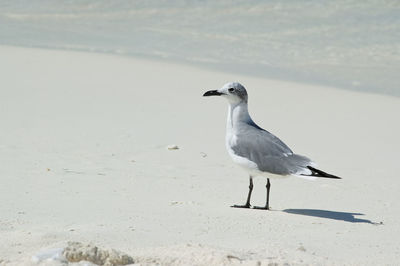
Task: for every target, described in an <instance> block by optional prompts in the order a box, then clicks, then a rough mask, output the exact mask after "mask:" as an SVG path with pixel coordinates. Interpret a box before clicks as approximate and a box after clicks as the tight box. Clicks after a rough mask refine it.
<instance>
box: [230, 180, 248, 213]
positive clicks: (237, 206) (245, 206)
mask: <svg viewBox="0 0 400 266" xmlns="http://www.w3.org/2000/svg"><path fill="white" fill-rule="evenodd" d="M252 191H253V177H252V176H250V184H249V194H248V195H247V201H246V204H245V205H232V206H231V207H233V208H250V207H251V205H250V198H251V192H252Z"/></svg>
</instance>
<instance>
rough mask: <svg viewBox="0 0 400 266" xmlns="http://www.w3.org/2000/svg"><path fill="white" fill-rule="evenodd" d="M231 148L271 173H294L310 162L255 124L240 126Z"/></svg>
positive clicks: (302, 169)
mask: <svg viewBox="0 0 400 266" xmlns="http://www.w3.org/2000/svg"><path fill="white" fill-rule="evenodd" d="M232 149H233V151H234V152H235V153H236V154H237V155H239V156H241V157H245V158H247V159H249V160H250V161H252V162H254V163H256V164H257V166H258V169H259V170H260V171H263V172H269V173H272V174H278V175H290V174H296V173H299V172H301V171H304V168H306V167H307V166H308V165H310V164H312V162H311V160H310V159H308V158H307V157H305V156H302V155H298V154H294V153H293V152H292V150H291V149H290V148H289V147H288V146H287V145H286V144H285V143H283V142H282V141H281V140H280V139H279V138H278V137H276V136H274V135H273V134H271V133H269V132H268V131H266V130H264V129H262V128H260V127H258V126H257V125H255V124H254V125H251V124H250V125H249V124H247V125H246V126H243V127H241V129H240V130H239V132H237V142H236V145H235V146H233V147H232Z"/></svg>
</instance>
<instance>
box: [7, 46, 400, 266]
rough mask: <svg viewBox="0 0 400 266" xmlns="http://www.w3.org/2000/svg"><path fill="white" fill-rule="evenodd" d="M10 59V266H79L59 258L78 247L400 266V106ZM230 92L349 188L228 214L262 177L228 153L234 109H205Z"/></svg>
mask: <svg viewBox="0 0 400 266" xmlns="http://www.w3.org/2000/svg"><path fill="white" fill-rule="evenodd" d="M0 58H1V60H0V73H2V75H1V88H0V90H1V97H0V110H1V112H0V121H1V130H0V139H1V141H0V162H1V166H0V180H1V185H0V202H1V203H0V239H1V243H0V265H67V264H68V262H66V261H63V260H60V259H49V258H50V257H51V254H53V255H54V252H55V251H54V252H52V250H55V249H57V250H60V249H63V248H65V247H66V246H67V245H68V242H70V241H77V242H81V243H92V244H93V245H96V246H98V247H102V248H105V249H115V250H118V251H121V252H125V253H126V254H129V256H131V257H132V258H133V261H134V262H135V263H138V264H142V265H146V264H173V265H189V264H192V265H212V264H214V265H228V264H244V265H260V264H261V265H268V264H269V263H277V264H278V265H285V263H287V264H289V265H396V264H397V263H398V261H399V259H400V246H399V244H398V242H399V240H398V236H399V235H400V225H399V222H398V221H399V218H400V213H399V210H400V202H399V200H398V193H399V186H400V179H399V178H398V172H399V170H400V167H399V163H398V160H399V158H400V141H399V135H400V125H399V118H398V116H399V114H400V99H399V98H397V97H390V96H381V95H377V94H368V93H358V92H351V91H345V90H340V89H336V88H329V87H322V86H311V85H307V84H301V83H293V82H285V81H278V80H268V79H262V78H255V77H250V76H244V75H237V74H235V75H234V74H229V73H223V72H217V71H211V70H207V69H201V68H196V67H193V66H188V65H183V64H182V65H179V64H173V63H168V62H160V61H151V60H144V59H138V58H134V57H122V56H116V55H106V54H96V53H84V52H71V51H61V50H60V51H57V50H45V49H34V48H17V47H11V46H0ZM228 81H239V82H241V83H242V84H243V85H244V86H246V88H247V91H248V92H249V109H250V113H251V115H252V117H253V118H254V120H255V121H257V123H258V124H259V125H260V126H262V127H263V128H265V129H267V130H269V131H270V132H272V133H274V134H276V135H277V136H279V137H280V138H281V139H282V140H283V141H284V142H285V143H287V144H288V145H289V146H290V147H291V148H292V149H293V151H295V152H296V153H299V154H304V155H306V156H309V157H310V158H312V159H313V160H315V162H316V163H317V164H318V166H319V167H320V168H321V169H323V170H326V171H328V172H331V173H333V174H336V175H339V176H341V177H343V179H342V180H326V179H321V180H316V181H308V180H303V179H299V178H294V177H290V178H286V179H282V180H272V188H271V207H272V211H260V210H244V209H234V208H230V205H232V204H239V203H244V201H245V197H246V193H247V186H248V176H247V174H246V172H244V171H243V170H242V169H240V168H239V167H237V166H235V165H234V164H233V163H232V161H231V159H230V158H229V156H228V154H227V153H226V150H225V143H224V137H225V122H226V115H227V103H226V101H224V100H223V99H218V98H204V97H202V94H203V93H204V92H205V91H207V90H210V89H218V88H220V87H221V86H222V85H223V84H224V83H226V82H228ZM171 145H176V146H177V148H178V149H168V147H171ZM264 197H265V179H263V178H256V179H255V189H254V194H253V199H252V203H253V204H254V205H263V204H264ZM46 252H47V253H49V254H50V255H46V254H47V253H46ZM43 254H44V255H43ZM69 264H71V265H73V264H72V263H69Z"/></svg>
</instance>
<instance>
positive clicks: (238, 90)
mask: <svg viewBox="0 0 400 266" xmlns="http://www.w3.org/2000/svg"><path fill="white" fill-rule="evenodd" d="M203 96H223V97H225V98H227V99H228V101H229V103H231V104H237V103H240V102H246V103H247V91H246V89H245V88H244V87H243V85H242V84H240V83H239V82H230V83H226V84H225V85H224V86H223V87H222V88H220V89H218V90H211V91H207V92H206V93H204V94H203Z"/></svg>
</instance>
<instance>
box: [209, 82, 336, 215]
mask: <svg viewBox="0 0 400 266" xmlns="http://www.w3.org/2000/svg"><path fill="white" fill-rule="evenodd" d="M203 96H222V97H224V98H226V99H227V100H228V103H229V109H228V119H227V123H226V137H225V144H226V149H227V151H228V153H229V155H230V156H231V158H232V159H233V161H234V162H235V163H236V164H238V165H240V166H241V167H243V168H244V169H245V170H247V172H248V173H249V181H250V184H249V192H248V195H247V200H246V203H245V204H244V205H233V206H231V207H234V208H252V206H251V204H250V198H251V192H252V191H253V177H255V176H264V177H267V185H266V188H267V199H266V203H265V206H264V207H253V208H254V209H264V210H269V209H270V207H269V192H270V189H271V183H270V180H269V179H270V178H279V177H280V178H282V177H287V176H296V177H303V178H306V179H316V178H318V177H320V178H334V179H341V178H340V177H338V176H335V175H331V174H328V173H326V172H324V171H321V170H319V169H317V168H315V167H316V164H315V163H314V162H313V161H311V160H310V159H309V158H307V157H306V156H303V155H299V154H295V153H293V151H292V150H291V149H290V148H289V147H288V146H287V145H286V144H285V143H284V142H283V141H281V140H280V139H279V138H278V137H276V136H275V135H273V134H271V133H270V132H268V131H267V130H265V129H262V128H261V127H259V126H258V125H257V124H256V123H255V122H254V121H253V119H251V117H250V114H249V111H248V104H247V100H248V96H247V91H246V89H245V88H244V86H243V85H241V84H240V83H238V82H230V83H227V84H225V85H224V86H223V87H222V88H221V89H219V90H210V91H207V92H206V93H204V95H203Z"/></svg>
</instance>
